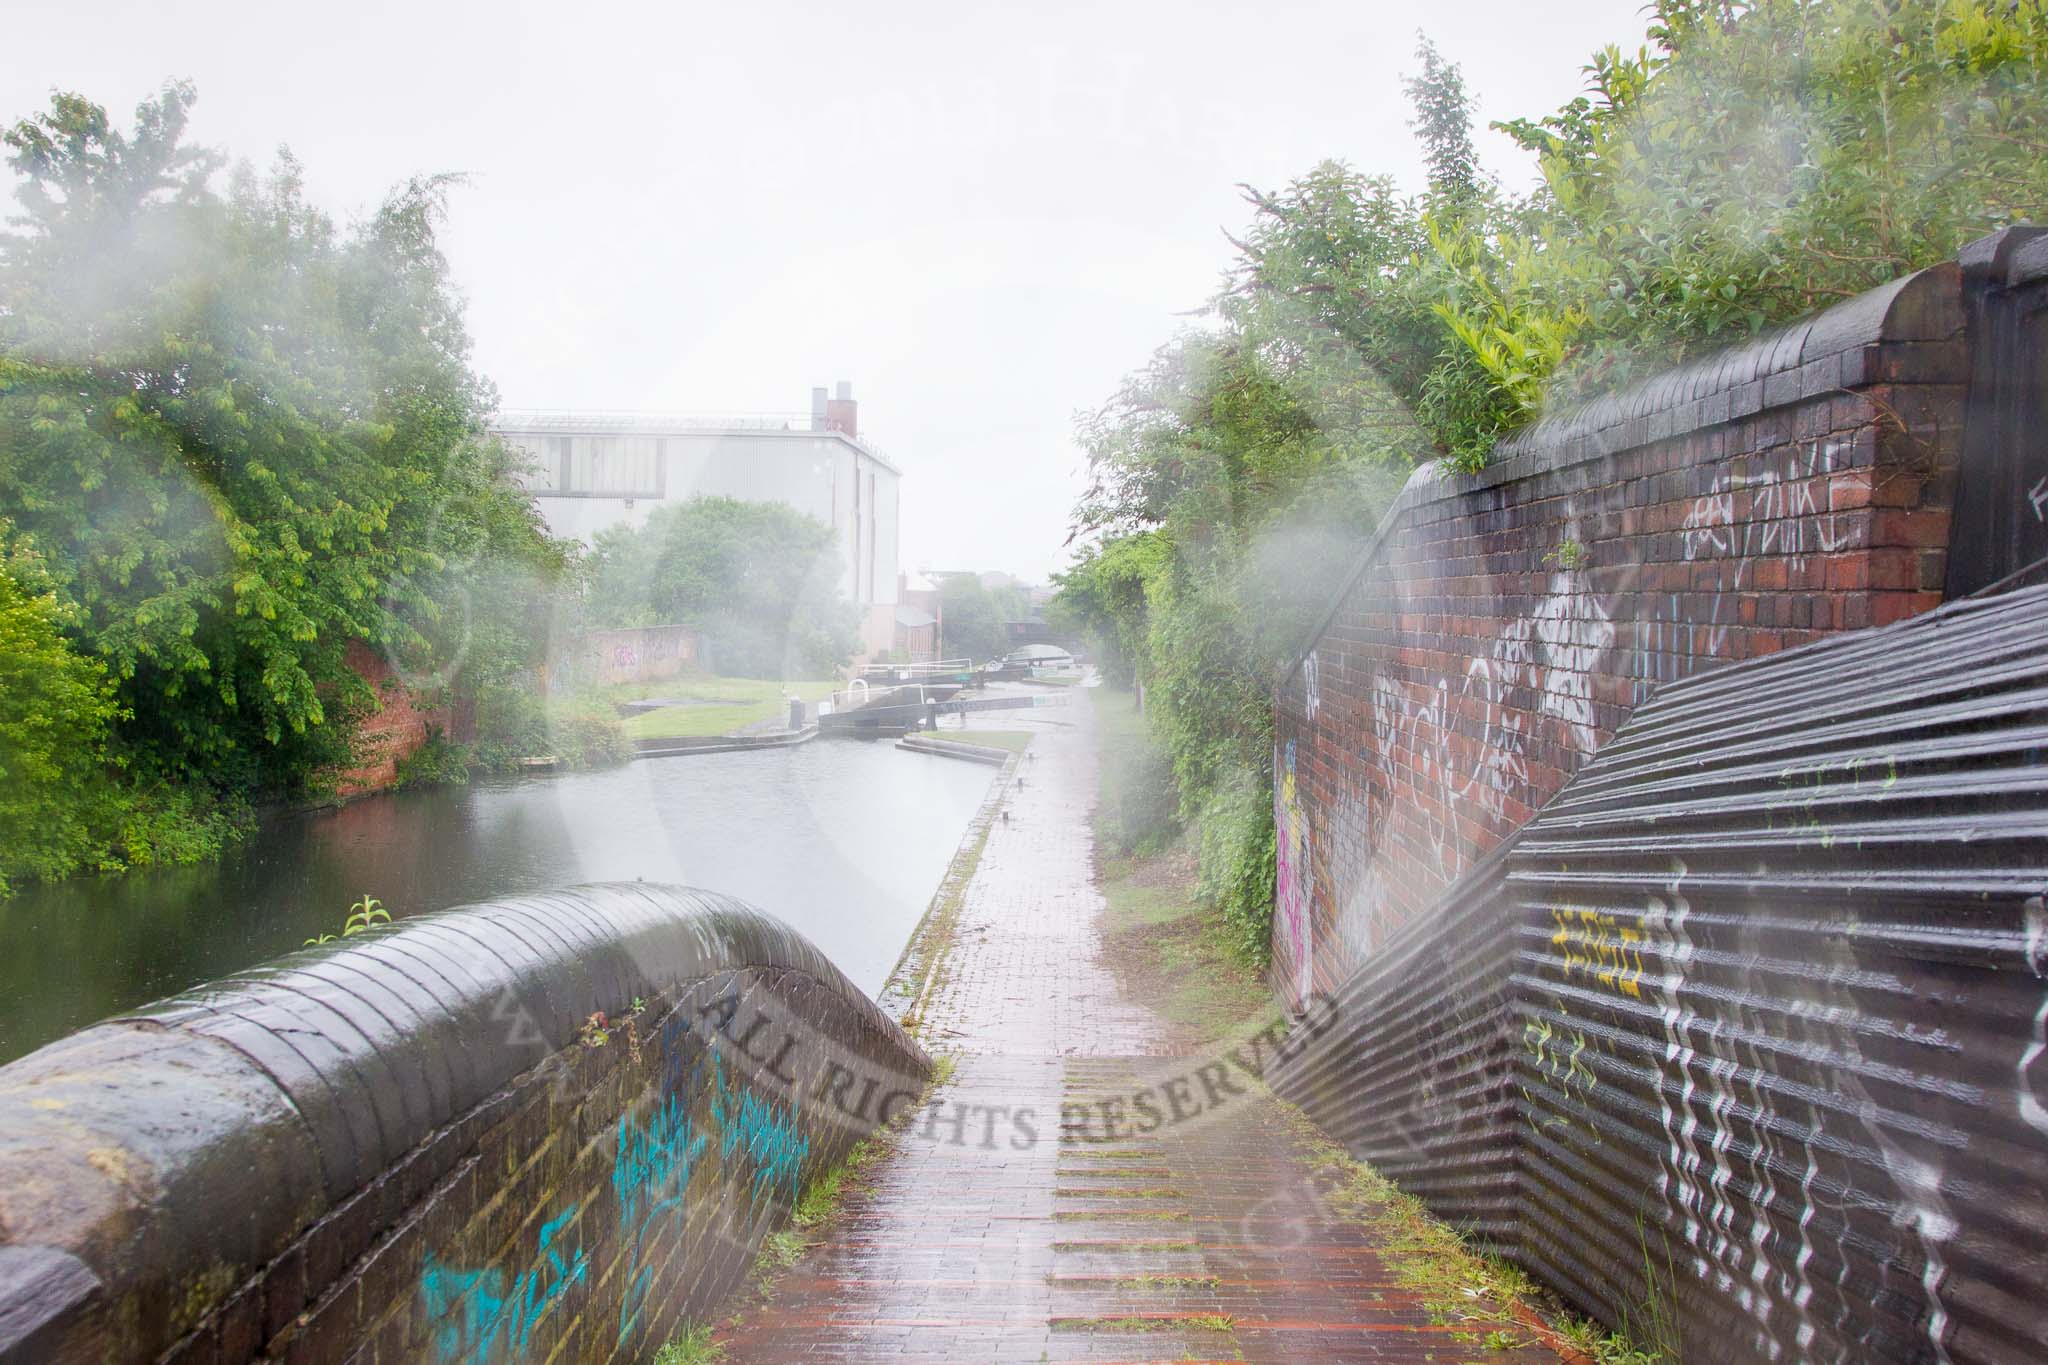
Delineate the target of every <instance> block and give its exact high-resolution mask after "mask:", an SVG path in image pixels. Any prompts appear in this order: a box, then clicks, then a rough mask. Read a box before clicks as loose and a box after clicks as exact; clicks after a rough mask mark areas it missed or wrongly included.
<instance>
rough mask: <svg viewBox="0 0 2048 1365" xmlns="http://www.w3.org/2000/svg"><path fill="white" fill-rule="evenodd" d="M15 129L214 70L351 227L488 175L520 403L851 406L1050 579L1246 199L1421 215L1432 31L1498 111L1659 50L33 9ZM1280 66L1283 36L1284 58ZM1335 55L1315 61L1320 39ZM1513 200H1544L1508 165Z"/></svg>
mask: <svg viewBox="0 0 2048 1365" xmlns="http://www.w3.org/2000/svg"><path fill="white" fill-rule="evenodd" d="M17 8H18V10H19V12H18V13H16V14H15V15H14V16H13V19H12V35H13V47H14V50H15V51H16V52H17V53H31V52H32V53H34V54H35V58H36V60H35V61H34V63H33V64H29V63H25V62H11V63H8V64H7V69H6V70H5V71H4V73H0V100H4V107H5V110H6V114H7V117H8V118H9V119H10V120H12V119H13V118H17V117H20V116H22V115H25V114H27V113H29V112H31V111H32V110H34V109H35V108H37V107H38V106H40V105H42V104H43V103H45V101H46V100H47V97H48V94H49V92H50V91H51V90H52V89H65V90H77V91H80V92H82V93H85V94H86V95H88V96H89V97H90V98H92V99H95V100H97V101H99V102H101V103H103V104H105V105H106V106H107V108H108V110H109V112H110V113H111V114H113V115H114V116H115V117H116V118H117V119H119V120H123V121H125V119H126V116H127V114H128V111H129V110H130V109H131V108H132V107H133V106H134V104H135V103H136V102H137V101H138V100H140V99H142V98H144V97H146V96H148V95H150V94H152V93H154V92H155V90H156V89H157V88H158V87H159V86H161V85H162V83H163V82H164V81H165V80H166V79H170V78H174V77H189V78H191V79H192V80H193V81H194V82H195V83H196V85H197V87H198V91H199V102H198V105H197V106H196V108H195V110H194V114H193V123H192V132H191V141H192V142H194V143H196V144H199V145H206V146H216V147H220V148H223V149H224V150H226V151H227V152H229V153H230V154H231V155H233V156H236V157H243V158H248V159H250V160H253V161H255V162H256V163H257V164H258V165H259V166H261V165H264V164H267V163H268V162H269V161H270V160H271V158H272V156H273V155H274V152H275V149H276V146H277V145H278V144H280V143H282V144H285V145H288V146H289V147H290V148H291V150H292V152H293V154H294V155H295V156H297V157H298V158H299V159H300V160H301V161H302V162H303V164H304V167H305V178H306V185H307V193H308V196H309V198H311V199H312V200H313V201H314V202H315V203H318V204H320V205H322V206H323V207H326V208H327V209H329V210H330V211H332V212H334V213H336V214H338V215H340V216H343V217H347V216H350V215H352V214H360V213H365V212H368V211H369V210H371V209H372V208H374V207H375V205H376V204H377V203H378V201H379V200H380V199H381V197H382V196H383V195H384V193H385V192H386V191H387V190H388V189H389V188H390V187H391V185H392V183H393V182H394V181H395V180H397V179H398V178H400V177H402V176H404V175H408V174H415V173H431V172H440V171H454V172H461V173H464V174H465V175H467V176H468V177H469V179H468V183H467V184H466V185H465V186H463V187H462V188H460V189H458V190H457V191H456V192H455V194H454V195H453V198H452V201H451V213H450V221H449V223H448V225H447V227H446V230H445V233H444V235H443V239H442V244H443V247H444V249H445V250H446V251H447V253H448V256H449V259H450V262H451V265H452V269H453V273H454V276H455V278H456V280H457V282H458V283H459V284H460V286H461V287H462V289H463V292H464V293H465V295H466V296H467V298H468V301H469V308H470V326H471V329H472V331H473V332H474V335H475V338H476V363H477V366H478V368H479V369H480V370H481V371H482V372H483V373H484V374H485V375H487V376H489V377H490V378H491V379H492V380H493V381H495V383H496V384H497V386H498V389H499V393H500V397H501V401H502V403H503V405H504V406H505V407H506V408H548V409H563V408H569V409H606V410H635V411H662V412H684V413H694V412H735V411H771V410H772V411H792V412H793V411H799V410H801V409H802V408H803V407H804V405H805V403H806V401H807V395H808V393H809V389H810V387H811V386H812V385H815V384H826V383H831V382H833V381H836V380H839V379H848V380H851V381H853V384H854V389H855V392H856V393H857V394H858V395H859V397H860V400H861V405H862V416H863V432H864V434H865V435H867V436H868V437H869V438H871V439H872V440H873V441H874V443H875V444H876V445H877V446H878V448H880V449H882V450H883V451H885V452H886V453H887V454H888V455H889V456H890V457H891V458H892V459H894V460H895V461H897V462H898V463H899V464H901V465H902V466H903V468H904V473H905V477H904V483H903V509H902V511H903V524H902V536H903V547H902V548H903V562H904V563H905V564H906V565H907V566H917V565H929V566H934V567H939V568H976V569H998V570H1003V571H1006V572H1009V573H1013V574H1016V575H1019V576H1021V577H1024V578H1026V579H1033V580H1038V579H1043V577H1044V576H1045V575H1046V574H1047V573H1048V572H1049V571H1050V570H1052V569H1054V568H1056V567H1058V566H1059V564H1060V563H1061V562H1062V554H1061V551H1060V541H1061V540H1062V538H1063V536H1064V533H1065V527H1066V523H1067V520H1068V517H1069V514H1070V510H1071V508H1072V505H1073V502H1074V496H1075V493H1076V491H1077V489H1078V488H1079V486H1080V483H1081V477H1080V471H1079V465H1080V460H1081V457H1080V454H1079V452H1078V450H1077V449H1076V447H1075V446H1074V444H1073V441H1072V432H1071V427H1072V418H1073V414H1074V412H1075V411H1076V410H1077V409H1083V408H1093V407H1095V406H1096V405H1098V404H1100V403H1101V402H1102V401H1103V400H1104V399H1105V398H1106V397H1107V396H1108V395H1109V394H1110V393H1111V392H1112V391H1113V390H1114V388H1115V387H1116V385H1117V383H1118V381H1119V379H1120V378H1121V376H1122V375H1124V374H1125V373H1126V372H1128V371H1129V370H1131V369H1132V368H1133V367H1135V366H1137V365H1139V364H1141V363H1142V362H1143V360H1144V359H1145V357H1146V356H1147V355H1148V354H1149V353H1150V351H1151V350H1152V348H1153V347H1154V346H1156V345H1157V344H1158V343H1159V341H1160V339H1161V338H1162V337H1164V336H1166V335H1169V334H1170V333H1171V332H1172V330H1173V329H1174V328H1175V327H1176V326H1177V325H1180V324H1181V323H1182V322H1183V321H1184V319H1182V318H1180V317H1179V316H1178V315H1180V314H1183V313H1185V312H1187V311H1188V310H1191V309H1195V308H1197V307H1199V306H1200V305H1201V304H1202V303H1203V302H1204V301H1205V300H1206V299H1207V297H1208V296H1209V295H1210V294H1211V293H1212V292H1213V290H1214V288H1215V285H1216V281H1217V278H1218V276H1219V275H1220V273H1221V271H1222V270H1223V269H1224V267H1225V266H1226V265H1227V264H1228V260H1229V256H1230V247H1229V244H1228V242H1226V241H1225V239H1224V237H1223V235H1222V232H1223V231H1224V230H1226V229H1227V230H1230V231H1236V230H1237V228H1238V227H1239V225H1240V224H1241V223H1242V222H1243V221H1244V219H1245V216H1246V213H1247V210H1246V207H1245V205H1244V204H1243V203H1242V201H1241V199H1240V197H1239V191H1238V189H1237V188H1236V187H1237V185H1238V183H1239V182H1250V183H1252V184H1255V185H1259V186H1261V187H1268V188H1270V187H1274V186H1277V185H1280V184H1283V183H1285V182H1286V181H1287V180H1288V179H1290V178H1292V177H1293V176H1296V175H1298V174H1301V173H1303V172H1305V171H1306V170H1308V169H1309V168H1310V167H1311V166H1312V165H1314V164H1315V163H1316V162H1317V161H1318V160H1320V159H1323V158H1325V157H1337V158H1342V159H1346V160H1349V161H1351V162H1352V163H1354V164H1355V165H1357V166H1359V167H1360V168H1361V169H1363V170H1367V171H1375V172H1377V171H1386V172H1390V173H1392V174H1394V175H1396V176H1397V177H1398V178H1399V179H1400V180H1401V181H1402V183H1403V184H1404V185H1407V186H1412V187H1415V188H1418V189H1419V188H1420V184H1421V164H1420V161H1419V158H1418V154H1417V151H1416V148H1415V144H1414V139H1413V136H1412V134H1411V133H1410V130H1409V129H1408V127H1407V118H1408V107H1407V104H1406V101H1405V98H1404V96H1403V93H1402V90H1401V87H1400V77H1401V76H1402V75H1404V74H1407V73H1410V72H1411V71H1412V70H1413V68H1414V65H1415V61H1414V56H1413V49H1414V46H1415V29H1416V26H1417V25H1418V23H1420V24H1424V25H1426V26H1427V27H1428V29H1429V32H1430V34H1431V36H1432V38H1434V39H1435V41H1436V42H1437V43H1438V45H1439V46H1440V47H1441V48H1442V49H1443V51H1444V52H1445V54H1446V56H1447V57H1448V58H1450V59H1451V60H1455V61H1457V62H1460V63H1461V64H1462V65H1463V67H1464V70H1465V73H1466V76H1467V79H1468V80H1469V81H1470V83H1471V85H1472V88H1473V90H1474V91H1475V93H1476V95H1477V97H1478V100H1479V108H1480V113H1481V115H1482V116H1483V117H1484V118H1487V119H1492V118H1507V117H1515V116H1523V115H1534V114H1536V113H1540V112H1542V111H1544V110H1547V109H1551V108H1554V107H1555V106H1557V105H1558V104H1559V103H1561V102H1563V101H1564V100H1566V99H1568V98H1570V97H1571V96H1572V95H1573V94H1574V93H1575V91H1576V89H1577V81H1576V78H1575V76H1574V74H1573V73H1575V72H1576V71H1577V70H1578V68H1579V66H1580V64H1581V63H1583V61H1584V60H1585V57H1586V54H1587V53H1589V52H1591V51H1593V50H1594V49H1595V48H1596V47H1597V46H1599V45H1600V44H1601V43H1603V42H1606V41H1609V40H1611V39H1614V38H1615V37H1616V36H1617V35H1627V34H1629V33H1632V32H1635V31H1637V29H1638V28H1639V24H1638V21H1637V19H1636V7H1635V6H1634V5H1632V4H1623V3H1618V2H1616V0H1603V2H1602V3H1598V4H1591V5H1576V6H1571V7H1568V8H1567V9H1565V10H1562V11H1559V10H1551V11H1546V12H1543V13H1541V14H1540V16H1539V15H1538V13H1537V12H1535V11H1530V10H1528V9H1526V8H1525V7H1520V6H1513V5H1508V4H1504V3H1497V2H1494V0H1489V2H1488V3H1482V4H1475V5H1471V6H1465V7H1460V8H1459V9H1458V10H1456V11H1444V12H1442V13H1430V14H1426V15H1424V14H1418V13H1417V12H1416V11H1414V10H1413V9H1412V8H1410V7H1406V6H1400V7H1396V6H1385V5H1372V6H1335V5H1325V6H1305V5H1287V6H1281V7H1278V8H1277V9H1276V8H1267V9H1265V10H1263V11H1262V12H1261V14H1260V17H1259V22H1258V24H1257V25H1254V24H1253V22H1252V19H1251V16H1249V15H1248V14H1246V13H1245V12H1243V11H1242V10H1240V9H1237V8H1235V7H1224V6H1167V5H1159V4H1145V5H1127V6H1119V7H1117V8H1116V9H1115V10H1114V11H1113V12H1105V11H1103V10H1101V9H1098V8H1093V7H1085V6H1051V7H1041V8H1037V9H1035V10H1032V11H1030V12H1028V13H1027V12H1024V11H1017V10H1003V11H999V10H995V9H965V10H963V9H960V8H954V7H940V6H934V5H921V6H912V7H903V8H898V9H894V10H893V11H892V12H890V13H888V14H887V15H885V16H883V17H881V18H880V19H878V21H876V22H873V23H866V22H854V21H850V20H849V19H848V17H847V15H846V13H845V12H844V11H843V10H839V9H837V8H835V7H828V6H822V5H787V4H779V5H767V6H759V7H748V8H747V9H745V10H744V11H742V10H740V9H737V8H727V7H710V6H681V7H656V6H618V5H600V6H586V7H579V8H576V9H574V10H563V9H560V8H558V7H543V6H539V5H532V4H506V5H501V4H493V5H481V4H459V5H427V6H419V5H394V4H382V3H377V4H369V5H362V6H352V7H350V8H348V9H347V10H345V11H344V10H342V9H339V8H330V9H324V10H317V11H316V10H303V11H300V10H280V9H278V8H276V7H272V6H258V5H251V4H205V5H198V4H191V3H172V4H158V5H149V4H135V3H126V4H110V5H105V6H101V7H98V9H97V10H96V17H95V21H94V22H93V23H91V24H83V23H80V22H78V21H77V18H76V16H75V15H71V14H68V13H66V12H65V11H64V10H63V9H62V8H60V7H52V6H19V7H17ZM1282 35H1291V36H1286V37H1283V36H1282ZM1301 35H1313V39H1314V40H1313V41H1302V40H1298V39H1299V38H1300V36H1301ZM1481 151H1482V155H1483V156H1485V158H1486V159H1487V162H1488V164H1489V167H1490V168H1491V169H1493V170H1494V171H1495V172H1496V173H1498V174H1500V175H1501V176H1502V178H1503V179H1504V180H1505V181H1506V182H1507V183H1508V184H1510V185H1512V186H1515V187H1518V188H1519V187H1523V186H1525V185H1527V184H1528V183H1530V182H1531V180H1532V178H1533V168H1532V167H1531V166H1529V164H1528V161H1527V158H1526V157H1524V156H1522V155H1520V154H1519V153H1517V152H1515V151H1514V150H1513V149H1512V148H1511V147H1509V146H1508V145H1507V143H1506V142H1505V140H1504V139H1501V138H1499V137H1498V136H1497V135H1495V134H1492V133H1482V134H1481Z"/></svg>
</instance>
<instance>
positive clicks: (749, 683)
mask: <svg viewBox="0 0 2048 1365" xmlns="http://www.w3.org/2000/svg"><path fill="white" fill-rule="evenodd" d="M836 686H838V684H837V683H835V682H833V681H831V680H830V679H799V680H797V681H794V682H778V681H774V680H771V679H762V678H717V677H711V676H709V675H690V676H684V677H680V678H671V679H668V680H667V681H665V682H652V683H629V684H626V685H625V686H623V687H620V688H616V689H612V690H610V691H608V692H607V693H606V700H607V701H609V702H612V703H618V702H626V701H640V700H644V699H646V698H649V697H662V698H672V699H674V700H675V701H677V702H680V703H682V704H681V705H677V706H664V707H661V708H659V709H658V710H653V711H643V712H641V713H640V714H639V715H637V716H630V717H628V718H627V719H626V720H625V721H624V722H622V725H623V728H624V730H625V732H626V737H627V738H628V739H703V738H707V737H710V736H714V735H729V734H733V733H734V732H736V731H739V730H743V729H745V728H746V727H747V726H749V725H757V724H759V723H761V722H762V721H768V720H775V719H777V718H779V717H781V716H783V715H786V714H787V713H788V710H789V702H788V700H787V699H786V698H785V697H784V696H783V692H784V690H785V689H787V691H788V692H789V693H791V694H792V695H794V696H798V697H801V698H803V700H804V701H806V702H816V701H817V700H818V699H819V698H821V697H826V696H829V695H831V692H832V689H833V688H834V687H836Z"/></svg>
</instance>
